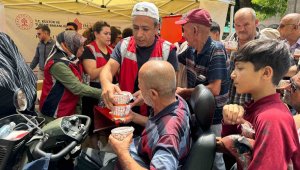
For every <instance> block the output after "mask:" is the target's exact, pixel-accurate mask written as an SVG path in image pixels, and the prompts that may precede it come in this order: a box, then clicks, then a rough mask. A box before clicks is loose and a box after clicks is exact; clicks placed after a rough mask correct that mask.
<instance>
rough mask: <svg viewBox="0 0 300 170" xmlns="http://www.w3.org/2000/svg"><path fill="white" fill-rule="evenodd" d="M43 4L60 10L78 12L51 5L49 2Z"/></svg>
mask: <svg viewBox="0 0 300 170" xmlns="http://www.w3.org/2000/svg"><path fill="white" fill-rule="evenodd" d="M42 5H45V6H48V7H51V8H55V9H59V10H62V11H66V12H70V13H73V14H77V12H74V11H70V10H67V9H64V8H60V7H57V6H53V5H50V4H47V3H43V4H42Z"/></svg>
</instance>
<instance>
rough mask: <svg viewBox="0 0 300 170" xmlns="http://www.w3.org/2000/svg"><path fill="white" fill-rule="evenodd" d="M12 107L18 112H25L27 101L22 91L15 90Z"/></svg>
mask: <svg viewBox="0 0 300 170" xmlns="http://www.w3.org/2000/svg"><path fill="white" fill-rule="evenodd" d="M14 105H15V107H16V109H17V110H18V111H25V110H26V108H27V99H26V95H25V93H24V90H23V89H20V88H19V89H17V90H16V91H15V93H14Z"/></svg>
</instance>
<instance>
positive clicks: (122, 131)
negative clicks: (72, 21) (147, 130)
mask: <svg viewBox="0 0 300 170" xmlns="http://www.w3.org/2000/svg"><path fill="white" fill-rule="evenodd" d="M133 131H134V128H133V127H132V126H123V127H117V128H114V129H112V130H111V134H112V136H113V137H114V138H115V139H118V140H120V141H122V140H124V139H125V138H126V137H127V136H128V135H130V134H131V133H133Z"/></svg>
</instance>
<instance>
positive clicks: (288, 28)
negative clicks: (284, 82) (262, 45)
mask: <svg viewBox="0 0 300 170" xmlns="http://www.w3.org/2000/svg"><path fill="white" fill-rule="evenodd" d="M278 31H279V33H280V38H281V39H284V40H286V41H287V43H288V44H289V46H290V52H291V54H294V52H295V50H296V49H298V50H300V14H298V13H291V14H287V15H285V16H284V17H283V18H282V19H281V21H280V24H279V27H278ZM293 56H294V55H293ZM298 61H299V57H295V58H294V62H293V66H292V67H291V68H290V70H289V72H288V74H287V76H288V77H290V76H293V75H295V74H296V73H297V68H299V64H300V63H298Z"/></svg>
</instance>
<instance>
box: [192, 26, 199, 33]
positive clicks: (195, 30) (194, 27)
mask: <svg viewBox="0 0 300 170" xmlns="http://www.w3.org/2000/svg"><path fill="white" fill-rule="evenodd" d="M193 31H194V34H197V32H198V28H197V27H196V26H193Z"/></svg>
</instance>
